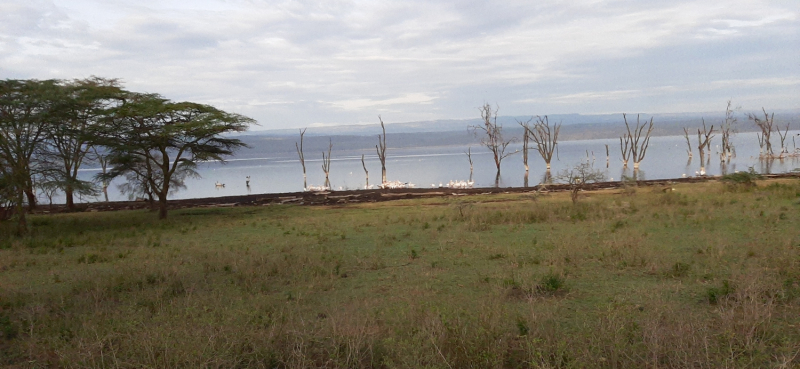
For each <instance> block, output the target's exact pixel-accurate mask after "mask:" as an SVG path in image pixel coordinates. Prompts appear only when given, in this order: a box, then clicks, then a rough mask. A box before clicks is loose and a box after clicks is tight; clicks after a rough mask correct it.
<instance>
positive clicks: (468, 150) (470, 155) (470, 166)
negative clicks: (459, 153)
mask: <svg viewBox="0 0 800 369" xmlns="http://www.w3.org/2000/svg"><path fill="white" fill-rule="evenodd" d="M465 154H467V160H469V181H470V182H472V147H471V146H470V147H467V152H465Z"/></svg>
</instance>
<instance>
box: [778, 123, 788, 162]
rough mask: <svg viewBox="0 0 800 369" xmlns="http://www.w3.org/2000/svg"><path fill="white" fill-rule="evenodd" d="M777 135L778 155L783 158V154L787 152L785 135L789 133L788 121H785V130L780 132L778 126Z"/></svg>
mask: <svg viewBox="0 0 800 369" xmlns="http://www.w3.org/2000/svg"><path fill="white" fill-rule="evenodd" d="M777 131H778V137H780V139H781V154H780V157H781V158H783V155H784V154H788V153H789V148H787V147H786V137H787V136H788V135H789V123H786V130H785V131H784V132H783V133H781V130H780V128H778V129H777Z"/></svg>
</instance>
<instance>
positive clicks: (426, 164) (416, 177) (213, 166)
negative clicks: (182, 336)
mask: <svg viewBox="0 0 800 369" xmlns="http://www.w3.org/2000/svg"><path fill="white" fill-rule="evenodd" d="M797 133H798V132H791V131H790V134H791V135H792V137H795V135H796V134H797ZM774 136H776V137H774V138H773V141H774V145H773V147H775V150H776V152H777V151H778V150H779V149H780V142H779V141H778V139H777V135H774ZM332 138H333V140H334V141H333V145H334V146H333V148H334V150H333V152H332V157H333V159H332V160H331V172H330V181H331V186H332V187H333V189H334V190H337V189H349V190H353V189H362V188H364V185H365V176H364V169H363V168H362V165H361V155H362V154H365V155H366V157H365V162H366V166H367V170H369V177H370V183H371V184H373V185H374V184H377V183H380V177H381V167H380V161H379V160H378V158H377V156H376V153H375V151H374V150H371V151H356V150H346V149H341V148H337V147H336V141H335V139H336V136H333V137H332ZM690 138H691V139H692V144H693V146H696V145H697V144H696V139H697V138H696V137H690ZM775 141H777V142H775ZM787 141H789V143H788V145H787V146H788V147H789V150H790V151H794V150H795V148H796V147H795V145H796V142H793V141H792V139H791V138H788V139H787ZM720 142H721V141H720V139H719V135H718V136H717V137H715V138H714V143H712V153H711V160H710V162H709V164H708V165H707V166H706V172H707V174H708V175H719V174H724V173H726V172H727V173H732V172H734V171H746V170H748V168H749V167H754V169H755V170H756V171H757V172H759V173H782V172H788V171H791V170H793V169H795V168H798V167H800V159H798V158H787V159H784V160H772V161H762V160H759V159H758V153H759V148H758V141H757V137H756V134H755V133H752V132H749V133H740V134H738V135H736V136H734V137H733V142H734V145H735V147H736V152H737V156H736V158H734V159H733V160H731V162H730V163H729V164H727V165H721V163H720V159H719V155H718V154H717V153H716V152H717V151H718V148H715V146H717V145H718V144H719V143H720ZM389 144H390V145H391V142H390V143H389ZM605 145H608V146H609V151H610V161H609V163H608V167H606V149H605ZM558 146H559V150H558V158H553V161H552V174H553V175H557V174H558V173H559V172H560V171H562V170H564V169H566V168H571V167H573V166H575V165H576V164H579V163H580V162H581V161H586V160H588V161H589V162H590V163H592V164H593V166H594V168H596V169H598V170H601V171H602V172H603V173H604V174H605V176H606V179H607V180H609V181H619V180H620V179H621V178H622V176H623V175H627V176H632V175H633V173H632V167H633V162H632V161H631V162H630V163H629V168H628V169H623V167H622V162H621V159H620V158H621V154H620V148H619V139H603V140H587V141H564V142H561V143H559V145H558ZM686 147H687V146H686V141H685V139H684V138H683V136H665V137H653V138H651V140H650V146H649V148H648V150H647V155H646V157H645V159H644V160H643V161H642V163H641V167H640V170H639V172H638V174H637V178H639V179H667V178H679V177H681V176H683V175H686V176H694V175H695V172H696V171H699V170H700V160H699V154H698V153H697V149H696V147H695V149H694V150H693V151H694V158H693V159H692V160H689V159H688V155H687V154H686ZM471 150H472V160H473V163H474V171H473V180H474V181H475V187H491V186H494V181H495V174H496V168H495V165H494V160H493V159H492V155H491V153H490V152H489V150H488V149H486V148H485V147H481V146H472V147H471ZM514 150H520V151H521V150H522V144H521V143H520V144H514V145H510V146H509V147H508V150H507V151H508V152H513V151H514ZM466 151H467V146H444V147H420V148H406V149H392V148H391V146H390V147H389V149H388V150H387V160H386V170H387V178H388V180H390V181H394V180H399V181H402V182H410V183H414V184H415V185H416V187H417V188H425V187H428V188H429V187H431V185H432V184H433V185H435V186H438V185H439V183H447V182H449V181H451V180H454V181H457V180H467V179H469V176H470V170H469V161H468V159H467V155H466ZM254 154H257V153H255V152H252V151H250V152H245V153H243V154H242V155H240V156H238V157H234V158H231V159H229V160H228V161H227V162H226V163H218V162H210V163H202V164H200V165H199V167H198V172H199V173H200V175H201V176H202V178H197V179H189V180H187V182H186V186H187V189H186V190H183V191H180V192H177V193H175V194H173V195H172V196H171V198H173V199H184V198H199V197H216V196H234V195H245V194H258V193H283V192H298V191H302V190H303V171H302V167H301V166H300V162H299V160H298V158H297V154H296V153H294V152H288V153H285V154H279V155H272V156H269V157H259V156H258V155H254ZM305 154H306V169H307V174H308V184H309V185H322V184H324V182H325V176H324V173H323V172H322V155H321V153H311V152H306V153H305ZM312 157H313V159H312ZM528 164H529V166H530V172H529V179H528V183H529V185H531V186H534V185H537V184H539V183H540V182H541V181H542V179H543V177H544V174H545V168H546V167H545V163H544V161H543V160H542V159H541V157H540V156H539V154H538V152H537V151H536V150H535V149H534V148H531V149H530V151H529V157H528ZM97 172H98V169H96V168H87V169H83V170H82V171H81V178H83V179H89V178H91V177H92V176H93V175H94V174H96V173H97ZM247 176H250V178H251V180H250V187H249V188H248V187H247V186H246V185H245V177H247ZM121 181H122V179H120V178H118V179H117V180H115V181H114V182H113V183H112V185H111V186H110V187H109V189H108V190H109V199H110V200H128V197H127V196H125V195H122V194H121V193H120V191H119V189H118V187H117V186H118V185H119V184H120V183H122V182H121ZM216 182H221V183H224V184H225V187H224V188H217V187H216V186H215V183H216ZM524 184H525V169H524V167H523V164H522V153H521V152H518V153H516V154H514V155H511V156H509V157H507V158H505V159H504V160H503V163H502V171H501V178H500V186H501V187H521V186H523V185H524ZM42 201H43V202H46V200H42ZM54 201H56V202H60V201H63V200H62V199H54ZM82 201H84V202H86V201H98V199H96V198H84V199H82Z"/></svg>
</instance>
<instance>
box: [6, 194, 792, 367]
mask: <svg viewBox="0 0 800 369" xmlns="http://www.w3.org/2000/svg"><path fill="white" fill-rule="evenodd" d="M799 200H800V182H798V181H797V180H778V181H765V182H761V183H759V185H758V187H756V188H745V187H741V188H740V187H729V186H726V185H724V184H722V183H718V182H709V183H701V184H687V185H676V186H675V188H674V191H667V192H664V191H663V189H662V188H628V189H625V190H614V191H601V192H595V193H588V194H584V195H583V196H582V197H581V198H580V200H579V202H578V203H577V204H575V205H573V204H572V202H571V201H570V200H569V195H568V194H567V193H554V194H538V195H536V194H526V195H492V196H480V195H478V196H469V197H467V196H462V197H450V198H434V199H424V200H402V201H393V202H387V203H380V204H359V205H345V206H340V207H303V206H265V207H238V208H202V209H188V210H178V211H173V212H171V213H170V218H169V219H168V220H167V221H165V222H159V221H158V220H157V219H156V216H155V214H153V213H149V212H145V211H128V212H122V211H121V212H110V213H79V214H61V215H50V216H46V215H40V216H33V217H32V218H31V222H32V224H33V228H34V231H33V235H32V236H30V237H27V238H12V237H8V238H5V236H3V237H2V238H0V365H6V366H12V367H51V366H59V367H129V368H143V367H192V368H194V367H223V368H230V367H287V368H305V367H331V368H334V367H347V368H360V367H365V368H372V367H388V368H392V367H406V368H467V367H478V368H484V367H491V368H503V367H507V368H522V367H534V368H584V367H609V368H616V367H653V368H655V367H659V368H661V367H664V368H666V367H674V368H685V367H704V368H719V367H799V366H800V204H799V203H798V201H799ZM12 228H13V224H12V223H10V222H7V223H4V224H0V230H2V232H3V233H2V234H10V233H11V231H10V230H11V229H12Z"/></svg>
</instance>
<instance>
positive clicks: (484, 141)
mask: <svg viewBox="0 0 800 369" xmlns="http://www.w3.org/2000/svg"><path fill="white" fill-rule="evenodd" d="M498 110H499V108H497V109H492V106H491V105H489V104H484V105H483V106H482V107H481V108H480V112H481V118H482V119H483V124H481V125H479V126H472V127H470V129H471V130H472V132H473V134H475V135H476V136H477V135H478V131H481V132H482V134H481V136H482V138H481V145H483V146H486V148H487V149H489V151H491V152H492V155H493V156H494V164H495V166H497V176H495V181H494V182H495V187H497V186H498V185H499V184H500V163H501V162H502V161H503V159H505V158H506V157H508V156H509V155H512V154H515V153H516V151H515V152H512V153H506V148H507V147H508V145H509V144H511V142H513V141H514V139H513V138H511V139H508V140H506V139H504V138H503V126H501V125H499V124H497V111H498Z"/></svg>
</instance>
